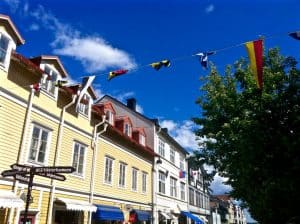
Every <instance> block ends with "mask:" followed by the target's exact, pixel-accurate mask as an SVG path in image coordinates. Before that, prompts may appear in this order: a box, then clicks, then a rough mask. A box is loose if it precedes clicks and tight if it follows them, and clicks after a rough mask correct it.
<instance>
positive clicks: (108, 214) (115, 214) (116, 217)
mask: <svg viewBox="0 0 300 224" xmlns="http://www.w3.org/2000/svg"><path fill="white" fill-rule="evenodd" d="M96 206H97V211H96V213H93V219H94V220H113V221H123V220H124V214H123V212H122V211H121V209H120V208H119V207H114V206H107V205H96Z"/></svg>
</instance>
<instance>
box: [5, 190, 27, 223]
mask: <svg viewBox="0 0 300 224" xmlns="http://www.w3.org/2000/svg"><path fill="white" fill-rule="evenodd" d="M24 206H25V204H24V202H23V200H22V199H20V198H19V197H18V196H16V195H15V194H14V193H13V192H11V191H8V190H0V223H6V222H7V221H8V211H9V209H14V208H19V209H21V208H24Z"/></svg>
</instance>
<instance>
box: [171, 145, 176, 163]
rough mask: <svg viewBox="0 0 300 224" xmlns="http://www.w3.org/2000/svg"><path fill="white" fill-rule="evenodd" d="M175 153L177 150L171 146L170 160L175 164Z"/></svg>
mask: <svg viewBox="0 0 300 224" xmlns="http://www.w3.org/2000/svg"><path fill="white" fill-rule="evenodd" d="M175 154H176V153H175V150H174V149H173V148H172V147H170V162H171V163H173V164H175Z"/></svg>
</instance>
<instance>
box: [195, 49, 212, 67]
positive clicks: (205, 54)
mask: <svg viewBox="0 0 300 224" xmlns="http://www.w3.org/2000/svg"><path fill="white" fill-rule="evenodd" d="M215 53H216V52H214V51H209V52H201V53H198V54H196V55H197V56H199V61H200V64H201V65H202V67H203V68H205V69H207V67H208V56H210V55H213V54H215Z"/></svg>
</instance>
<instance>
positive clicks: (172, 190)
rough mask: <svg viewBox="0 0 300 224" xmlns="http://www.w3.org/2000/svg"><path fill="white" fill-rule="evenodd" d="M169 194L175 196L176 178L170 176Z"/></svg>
mask: <svg viewBox="0 0 300 224" xmlns="http://www.w3.org/2000/svg"><path fill="white" fill-rule="evenodd" d="M170 196H171V197H174V198H177V179H176V178H174V177H170Z"/></svg>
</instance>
